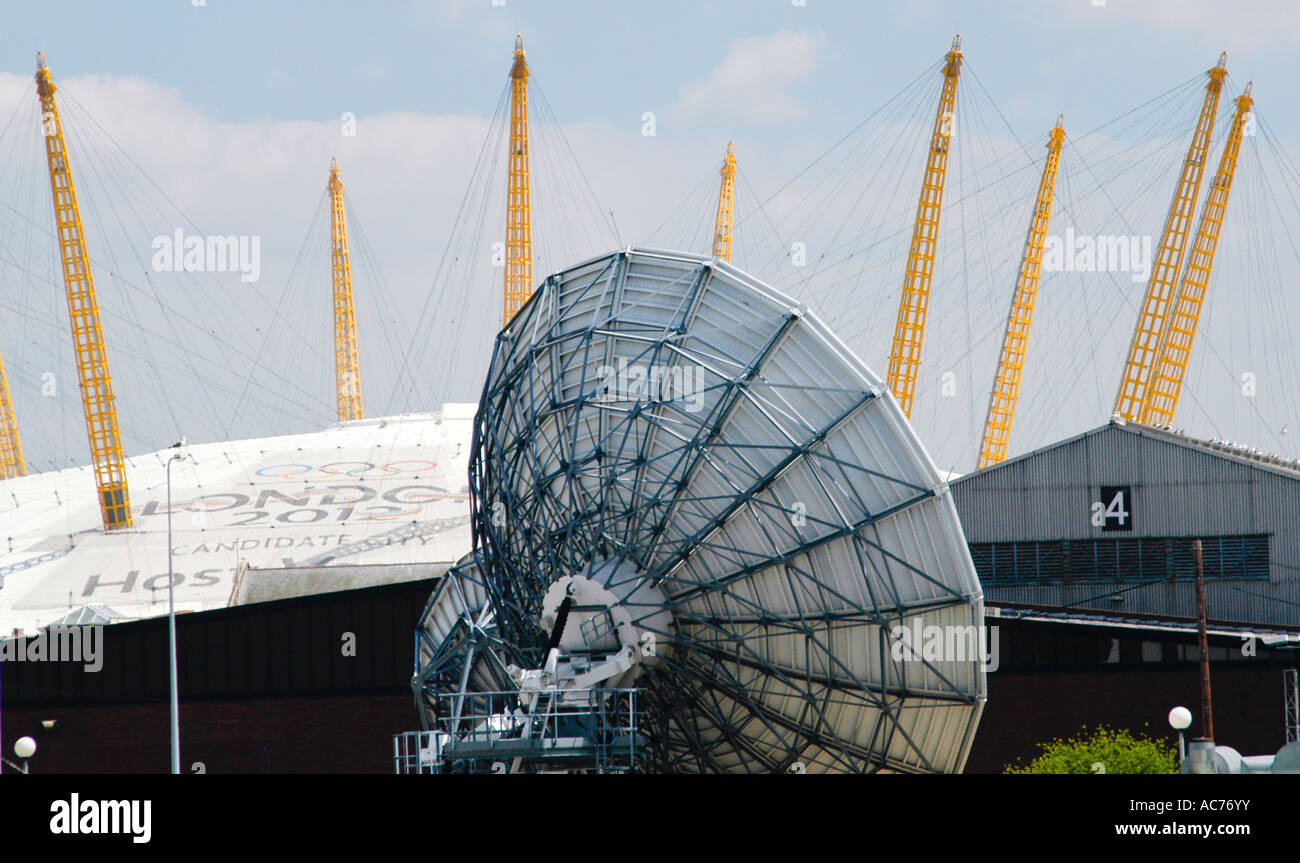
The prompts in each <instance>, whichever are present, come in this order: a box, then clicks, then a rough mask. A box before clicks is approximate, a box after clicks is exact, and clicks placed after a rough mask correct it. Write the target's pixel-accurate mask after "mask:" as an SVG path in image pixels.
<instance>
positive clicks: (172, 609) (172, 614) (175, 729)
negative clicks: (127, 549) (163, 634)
mask: <svg viewBox="0 0 1300 863" xmlns="http://www.w3.org/2000/svg"><path fill="white" fill-rule="evenodd" d="M183 446H185V438H181V439H180V441H179V442H178V443H175V444H173V445H172V449H175V450H177V452H175V453H173V454H172V457H171V458H169V459H167V649H168V652H169V653H170V656H169V658H168V672H169V674H170V677H171V683H170V691H169V693H168V694H169V697H170V701H171V742H172V746H171V748H172V773H174V774H178V773H180V772H181V718H180V714H181V711H180V698H179V696H178V694H177V689H178V687H177V685H176V595H175V584H176V574H175V572H174V571H173V570H172V462H174V461H184V460H185V459H189V460H190V461H194V459H193V458H192V457H191V456H190V455H189V453H185V452H180V451H179V450H180V448H181V447H183ZM195 464H197V462H195Z"/></svg>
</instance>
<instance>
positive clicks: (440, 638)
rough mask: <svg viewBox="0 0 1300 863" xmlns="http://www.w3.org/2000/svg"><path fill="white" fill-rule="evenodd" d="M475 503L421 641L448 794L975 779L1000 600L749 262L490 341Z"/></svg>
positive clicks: (873, 405)
mask: <svg viewBox="0 0 1300 863" xmlns="http://www.w3.org/2000/svg"><path fill="white" fill-rule="evenodd" d="M470 486H471V495H472V501H473V511H474V515H473V522H474V533H475V550H474V552H473V553H472V554H471V555H470V556H468V557H467V558H466V559H465V560H463V561H462V562H461V563H460V564H458V565H457V566H456V567H454V568H453V569H452V570H451V571H450V572H449V573H448V574H447V576H445V577H444V578H443V579H442V580H441V581H440V583H439V585H438V587H437V589H436V590H435V591H434V594H433V596H432V597H431V598H430V600H429V604H428V606H427V608H426V610H425V613H424V615H423V618H422V620H421V624H420V629H419V630H418V632H417V668H416V676H415V678H414V679H413V681H412V684H413V688H414V690H415V694H416V699H417V703H418V705H419V707H420V710H421V716H422V723H423V726H424V728H425V729H426V735H427V737H428V740H429V741H430V742H429V743H428V744H427V745H428V747H429V749H428V751H427V752H425V753H424V754H426V755H429V756H430V757H431V758H433V759H434V761H435V763H436V765H437V770H438V771H439V772H457V771H465V772H473V771H474V770H493V771H496V772H530V771H535V772H541V771H547V770H560V769H580V770H594V771H611V772H612V771H616V770H644V771H650V772H696V773H712V772H807V773H817V772H846V773H858V772H958V771H960V770H961V769H962V767H963V765H964V764H965V761H966V757H967V754H968V752H969V749H970V745H971V741H972V738H973V737H974V733H975V728H976V726H977V724H978V722H979V717H980V713H981V711H982V709H983V706H984V700H985V669H984V663H983V659H982V648H983V645H984V642H983V638H982V635H983V631H982V624H983V604H982V596H981V593H980V587H979V581H978V579H977V577H976V575H975V571H974V567H973V566H972V564H971V560H970V556H969V552H968V550H967V546H966V542H965V538H964V536H963V533H962V530H961V525H960V522H959V521H958V517H957V512H956V509H955V508H954V506H953V502H952V499H951V497H950V495H949V493H948V488H947V485H946V484H945V483H944V482H943V480H942V478H941V477H940V475H939V473H938V471H937V470H936V468H935V466H934V464H933V463H932V462H931V460H930V458H929V456H928V455H927V454H926V451H925V449H924V448H923V447H922V445H921V443H920V442H919V441H918V440H917V438H916V436H915V434H913V432H912V429H911V427H910V425H909V424H908V422H907V420H906V419H905V418H904V416H903V414H902V412H901V411H900V409H899V407H898V404H897V402H895V400H894V399H893V397H892V396H891V395H889V394H888V393H887V391H886V388H885V387H884V385H883V383H882V382H881V380H880V379H879V378H877V377H876V375H875V374H873V373H872V372H871V371H870V370H869V369H867V367H866V366H865V365H863V363H862V362H861V361H860V360H858V359H857V358H856V357H855V356H854V355H853V354H852V353H851V352H850V351H849V350H848V349H847V348H846V347H845V346H844V345H843V344H842V343H841V342H840V341H839V339H837V338H836V337H835V335H834V334H833V333H832V332H831V331H830V330H829V329H828V328H827V327H826V326H825V325H824V324H823V323H822V322H821V321H819V320H818V319H817V318H816V316H815V315H813V314H811V313H810V312H808V311H807V310H806V309H804V308H802V307H800V306H799V305H798V304H796V303H795V302H794V301H793V300H791V299H790V298H788V297H786V296H784V295H782V294H781V293H779V292H777V291H775V290H773V289H772V288H770V287H768V286H767V285H765V284H763V283H762V282H760V281H758V280H757V279H755V278H753V277H752V276H749V275H747V274H745V273H744V272H742V271H741V270H739V269H737V268H736V267H733V266H731V265H730V264H727V263H724V262H720V261H718V260H714V259H709V258H706V257H701V256H698V255H693V254H686V253H679V252H667V251H657V250H650V249H640V248H629V249H627V250H624V251H619V252H615V253H612V254H607V255H604V256H601V257H598V258H594V259H592V260H589V261H586V262H584V263H581V264H578V265H576V266H573V267H571V268H569V269H567V270H564V271H562V272H559V273H556V274H555V275H552V276H550V277H549V278H547V279H546V281H545V282H544V283H543V284H542V285H541V286H540V288H539V289H538V291H537V292H536V293H535V294H534V296H533V297H532V299H531V300H530V301H529V302H528V304H527V305H526V306H525V307H524V308H523V309H522V310H521V311H520V312H519V314H518V315H517V316H516V317H515V318H514V320H512V321H511V322H510V324H509V325H508V326H507V328H506V329H505V330H503V331H502V332H501V334H500V335H499V336H498V338H497V342H496V346H495V350H494V355H493V360H492V364H491V368H490V371H489V373H488V377H487V380H486V382H485V385H484V389H483V395H482V399H481V401H480V404H479V411H478V415H477V417H476V420H475V432H474V442H473V450H472V453H471V457H470ZM945 639H946V640H945ZM422 745H424V744H422Z"/></svg>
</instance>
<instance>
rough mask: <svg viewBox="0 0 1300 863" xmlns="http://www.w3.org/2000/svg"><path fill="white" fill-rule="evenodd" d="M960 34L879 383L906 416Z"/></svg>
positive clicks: (950, 57) (946, 72) (926, 295)
mask: <svg viewBox="0 0 1300 863" xmlns="http://www.w3.org/2000/svg"><path fill="white" fill-rule="evenodd" d="M961 58H962V54H961V36H955V37H953V40H952V50H950V51H949V52H948V54H947V56H946V57H945V58H944V64H943V88H942V89H941V90H940V91H939V109H938V110H937V111H936V112H935V115H934V131H933V132H932V133H931V135H930V152H929V154H928V156H927V157H926V161H925V178H924V180H923V181H922V183H921V198H920V200H919V201H918V202H917V205H916V224H915V225H914V226H913V227H912V245H911V247H910V248H909V249H908V252H907V271H906V275H905V276H904V277H903V296H902V299H900V300H899V303H898V322H897V323H896V324H895V325H894V343H893V346H892V347H891V348H890V351H889V372H888V375H887V376H886V378H885V383H886V384H887V385H888V387H889V389H890V390H891V391H892V392H893V393H894V397H895V398H896V399H898V404H899V406H900V407H902V409H903V413H904V415H906V416H908V417H910V416H911V415H912V398H913V397H914V396H915V394H916V374H917V371H918V370H919V368H920V365H921V341H922V339H923V338H924V337H925V313H926V308H927V307H928V305H929V302H930V281H931V279H932V278H933V277H934V252H935V245H936V243H937V241H938V236H939V211H940V210H941V209H942V207H943V182H944V178H945V177H946V176H947V173H948V149H949V145H950V144H951V143H952V135H953V131H954V129H953V121H954V113H953V111H954V109H955V107H956V104H957V78H958V77H959V76H960V75H961Z"/></svg>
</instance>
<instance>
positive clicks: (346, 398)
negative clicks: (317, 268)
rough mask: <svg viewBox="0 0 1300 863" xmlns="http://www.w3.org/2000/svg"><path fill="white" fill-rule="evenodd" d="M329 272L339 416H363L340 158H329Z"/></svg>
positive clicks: (341, 420) (335, 381)
mask: <svg viewBox="0 0 1300 863" xmlns="http://www.w3.org/2000/svg"><path fill="white" fill-rule="evenodd" d="M329 193H330V213H331V217H330V271H331V272H332V273H333V276H334V390H335V394H336V396H337V399H338V419H339V422H343V421H344V420H359V419H361V361H360V359H359V358H358V356H357V319H356V314H355V312H354V311H353V309H352V264H351V261H350V260H349V258H348V223H347V214H346V213H345V212H344V209H343V181H342V180H340V179H339V162H338V159H330V181H329Z"/></svg>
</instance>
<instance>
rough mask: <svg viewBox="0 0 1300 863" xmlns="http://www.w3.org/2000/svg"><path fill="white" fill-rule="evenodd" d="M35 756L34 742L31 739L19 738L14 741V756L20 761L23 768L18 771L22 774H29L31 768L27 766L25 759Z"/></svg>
mask: <svg viewBox="0 0 1300 863" xmlns="http://www.w3.org/2000/svg"><path fill="white" fill-rule="evenodd" d="M35 754H36V741H35V739H33V738H31V737H19V738H18V739H17V740H15V741H14V755H16V756H18V757H19V758H21V759H22V762H23V766H22V767H20V768H19V769H20V770H21V771H22V772H23V773H31V768H29V767H28V766H27V759H29V758H31V757H32V756H33V755H35Z"/></svg>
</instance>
